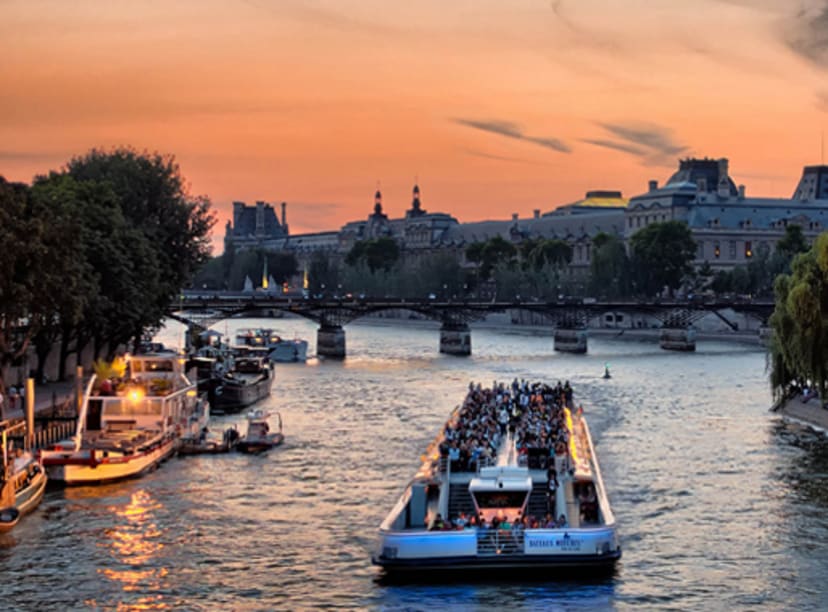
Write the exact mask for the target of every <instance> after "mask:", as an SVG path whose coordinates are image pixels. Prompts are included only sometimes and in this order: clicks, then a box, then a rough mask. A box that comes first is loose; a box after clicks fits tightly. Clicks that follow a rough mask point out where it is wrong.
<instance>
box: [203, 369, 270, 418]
mask: <svg viewBox="0 0 828 612" xmlns="http://www.w3.org/2000/svg"><path fill="white" fill-rule="evenodd" d="M272 384H273V379H272V378H271V377H267V378H262V379H261V380H258V381H256V382H253V383H249V384H241V385H228V384H221V383H219V384H218V385H217V386H216V387H215V389H214V391H213V393H212V395H211V401H210V409H211V411H212V412H213V413H214V414H224V413H226V412H238V411H239V410H242V409H243V408H246V407H247V406H250V405H251V404H255V403H256V402H258V401H260V400H262V399H264V398H266V397H268V396H269V395H270V390H271V387H272Z"/></svg>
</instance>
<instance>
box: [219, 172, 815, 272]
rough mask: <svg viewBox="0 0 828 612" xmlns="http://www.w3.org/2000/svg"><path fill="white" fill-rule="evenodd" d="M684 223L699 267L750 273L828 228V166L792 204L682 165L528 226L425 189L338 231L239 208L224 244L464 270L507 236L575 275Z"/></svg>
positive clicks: (259, 208) (306, 259)
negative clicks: (651, 228)
mask: <svg viewBox="0 0 828 612" xmlns="http://www.w3.org/2000/svg"><path fill="white" fill-rule="evenodd" d="M674 220H675V221H683V222H685V223H687V225H688V226H689V227H690V229H691V231H692V234H693V238H694V239H695V240H696V243H697V245H698V250H697V256H696V261H695V264H696V265H701V264H703V263H704V262H707V263H709V264H710V266H711V267H712V268H714V269H717V270H721V269H730V268H733V267H734V266H739V265H745V264H746V263H748V262H749V261H750V260H751V258H752V257H754V256H755V255H756V254H757V253H760V252H761V251H762V250H765V249H767V250H768V252H772V251H773V250H774V248H775V245H776V242H777V241H778V240H779V239H780V238H781V237H782V236H783V235H784V234H785V228H786V227H787V226H788V225H791V224H796V225H799V226H800V227H801V228H802V230H803V233H804V234H805V236H806V237H807V238H808V239H809V240H813V238H814V237H816V236H817V235H818V234H819V233H820V232H822V231H823V230H824V229H825V228H826V224H828V166H807V167H805V168H804V170H803V173H802V177H801V178H800V181H799V184H798V185H797V187H796V189H795V190H794V193H793V196H792V197H791V198H758V197H750V196H748V195H747V194H746V189H745V187H744V186H743V185H739V186H737V185H736V183H735V182H734V181H733V179H732V178H731V177H730V173H729V163H728V160H727V159H707V158H705V159H694V158H691V159H685V160H680V162H679V167H678V170H677V171H676V172H675V173H674V174H673V175H672V176H671V177H670V178H669V179H668V180H667V182H666V183H665V184H664V185H663V186H659V185H658V182H657V181H655V180H652V181H650V183H649V188H648V190H647V191H646V192H644V193H642V194H640V195H636V196H634V197H632V198H630V199H629V201H628V200H626V199H625V198H624V197H623V196H622V194H621V193H620V192H618V191H590V192H587V194H586V196H585V197H584V198H583V199H581V200H578V201H576V202H572V203H570V204H566V205H563V206H559V207H557V208H555V209H553V210H551V211H549V212H546V213H543V214H541V211H540V209H537V210H535V211H534V212H533V215H532V216H531V217H528V218H520V217H519V215H518V214H516V213H515V214H512V215H511V219H500V220H489V221H475V222H470V223H461V222H459V221H458V220H457V219H455V218H454V217H452V216H451V215H449V214H447V213H441V212H428V211H426V210H425V209H424V208H423V206H422V201H421V193H420V188H419V186H418V185H415V186H414V188H413V190H412V200H411V205H410V208H408V209H407V210H405V212H404V213H403V215H402V216H399V217H392V216H389V214H388V213H387V212H386V211H385V209H384V205H383V198H382V193H381V192H380V191H379V190H377V191H376V193H375V194H374V205H373V209H372V210H371V212H369V213H368V215H367V216H366V217H365V218H364V219H362V220H356V221H351V222H349V223H346V224H345V225H344V226H342V227H341V228H339V229H338V230H332V231H327V232H317V233H311V234H299V235H294V236H292V235H290V233H289V231H288V225H287V220H286V204H284V203H283V204H282V207H281V221H280V220H279V219H278V217H277V216H276V212H275V210H274V208H273V206H271V205H270V204H267V203H266V202H257V203H256V205H255V206H246V205H245V204H244V203H242V202H235V203H234V204H233V222H232V223H230V222H228V224H227V227H226V234H225V246H226V247H227V246H230V245H232V246H233V247H235V248H236V250H243V249H247V248H264V249H267V250H278V251H288V252H292V253H294V254H295V255H296V257H297V260H298V261H299V264H300V269H307V267H308V266H309V263H310V259H311V257H312V256H313V254H314V253H319V252H322V253H325V254H326V255H328V256H329V257H331V258H332V259H338V260H340V261H341V260H342V259H344V257H345V255H346V254H347V253H348V252H349V251H350V250H351V248H352V247H353V245H354V244H355V243H356V242H358V241H361V240H370V239H376V238H380V237H388V238H392V239H394V240H396V241H397V243H398V244H399V246H400V252H401V255H402V257H403V259H404V260H405V261H408V262H411V261H416V259H417V258H420V257H425V256H428V255H432V254H436V253H450V254H452V255H454V256H455V257H457V258H458V259H459V260H460V261H461V262H462V263H465V251H466V248H467V247H468V246H469V245H470V244H472V243H474V242H483V241H486V240H489V239H491V238H494V237H495V236H500V237H502V238H504V239H505V240H508V241H510V242H512V243H515V244H519V243H521V242H523V241H524V240H528V239H539V238H540V239H558V240H563V241H565V242H567V243H568V244H569V245H570V246H571V247H572V251H573V259H572V262H571V264H570V269H571V272H573V273H582V272H584V271H585V270H588V268H589V265H590V261H591V258H592V243H593V239H594V238H595V236H596V235H597V234H599V233H605V234H609V235H613V236H618V237H620V238H622V239H624V240H629V238H630V237H631V236H632V235H633V234H635V233H636V232H637V231H639V230H640V229H642V228H644V227H647V226H648V225H650V224H652V223H660V222H664V221H674Z"/></svg>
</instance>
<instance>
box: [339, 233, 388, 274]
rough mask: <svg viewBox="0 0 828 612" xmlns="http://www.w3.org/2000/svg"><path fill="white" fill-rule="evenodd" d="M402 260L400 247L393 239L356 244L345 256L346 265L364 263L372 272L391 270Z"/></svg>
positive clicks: (379, 239) (364, 241)
mask: <svg viewBox="0 0 828 612" xmlns="http://www.w3.org/2000/svg"><path fill="white" fill-rule="evenodd" d="M399 258H400V247H399V245H398V244H397V241H396V240H394V239H393V238H385V237H383V238H375V239H373V240H360V241H359V242H356V243H355V244H354V246H353V247H351V250H350V251H349V252H348V254H347V255H346V256H345V263H346V264H347V265H349V266H356V265H358V264H359V263H360V262H364V263H365V265H367V266H368V269H369V270H370V271H371V272H376V271H378V270H385V271H388V270H390V269H391V268H392V267H393V266H394V264H395V263H397V260H399Z"/></svg>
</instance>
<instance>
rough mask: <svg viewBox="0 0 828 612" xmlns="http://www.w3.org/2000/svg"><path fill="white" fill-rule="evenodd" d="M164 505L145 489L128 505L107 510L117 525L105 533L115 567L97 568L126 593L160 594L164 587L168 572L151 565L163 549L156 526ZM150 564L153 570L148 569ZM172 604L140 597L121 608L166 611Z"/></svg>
mask: <svg viewBox="0 0 828 612" xmlns="http://www.w3.org/2000/svg"><path fill="white" fill-rule="evenodd" d="M160 508H161V504H160V503H159V502H158V501H156V500H155V499H154V498H153V497H152V495H151V494H150V493H149V492H148V491H146V490H145V489H141V490H139V491H135V492H134V493H132V495H131V497H130V500H129V503H127V504H125V505H112V506H109V507H108V510H109V511H111V512H112V513H113V514H114V515H115V517H116V519H115V526H113V527H111V528H108V529H106V530H105V532H104V533H105V535H106V540H105V541H104V542H103V543H102V545H107V546H108V548H109V550H110V551H111V554H112V558H113V562H114V564H115V567H105V568H98V573H99V574H101V575H102V576H105V577H106V578H108V579H109V580H111V581H113V582H116V583H120V585H121V588H123V590H124V591H125V592H128V593H131V592H147V591H150V592H152V591H157V590H159V589H160V588H161V587H162V586H163V585H164V579H165V578H166V577H167V575H168V573H169V570H167V568H165V567H152V562H153V560H154V558H155V557H157V556H158V555H159V553H160V552H161V550H162V549H163V548H164V544H163V543H162V542H161V541H160V538H161V535H162V532H161V530H160V529H159V528H158V527H157V525H156V523H155V512H156V511H158V510H159V509H160ZM147 565H150V567H146V566H147ZM168 607H169V605H168V604H166V603H165V602H164V601H163V598H162V597H161V596H160V595H158V596H152V597H140V598H138V599H136V600H134V601H130V602H129V603H128V604H126V603H120V604H119V607H118V609H135V610H149V609H165V608H168Z"/></svg>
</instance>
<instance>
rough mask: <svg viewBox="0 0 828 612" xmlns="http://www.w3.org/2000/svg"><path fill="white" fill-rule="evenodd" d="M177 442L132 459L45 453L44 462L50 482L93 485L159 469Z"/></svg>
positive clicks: (83, 452)
mask: <svg viewBox="0 0 828 612" xmlns="http://www.w3.org/2000/svg"><path fill="white" fill-rule="evenodd" d="M177 443H178V440H177V439H176V438H174V437H169V438H166V439H165V440H163V441H162V442H161V443H160V444H159V445H158V446H155V447H153V448H151V449H149V450H147V451H144V452H138V453H135V454H132V455H124V456H108V457H104V456H103V452H102V451H101V450H94V449H81V450H80V451H77V452H74V451H43V453H42V455H41V460H42V462H43V465H44V467H45V468H46V472H47V474H48V475H49V478H50V479H52V480H55V481H58V482H62V483H64V484H67V485H84V484H87V485H93V484H102V483H105V482H112V481H116V480H125V479H127V478H136V477H138V476H141V475H142V474H144V473H145V472H148V471H150V470H152V469H154V468H155V467H157V466H158V465H159V464H160V463H161V462H163V461H164V460H166V459H167V458H169V456H170V455H171V454H172V453H173V452H174V451H175V448H176V445H177Z"/></svg>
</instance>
